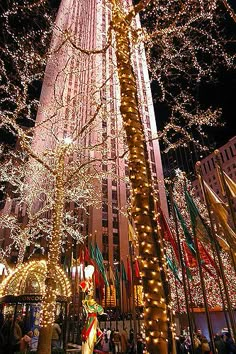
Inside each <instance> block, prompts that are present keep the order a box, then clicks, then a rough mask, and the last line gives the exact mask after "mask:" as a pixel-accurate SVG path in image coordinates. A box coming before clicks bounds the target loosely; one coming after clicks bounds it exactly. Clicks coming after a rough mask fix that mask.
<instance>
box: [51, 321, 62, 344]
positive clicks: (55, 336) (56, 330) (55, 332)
mask: <svg viewBox="0 0 236 354" xmlns="http://www.w3.org/2000/svg"><path fill="white" fill-rule="evenodd" d="M60 335H61V328H60V326H59V324H58V323H57V322H54V323H53V327H52V341H51V345H52V349H53V348H60Z"/></svg>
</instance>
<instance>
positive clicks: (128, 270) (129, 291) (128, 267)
mask: <svg viewBox="0 0 236 354" xmlns="http://www.w3.org/2000/svg"><path fill="white" fill-rule="evenodd" d="M131 285H132V274H131V267H130V261H129V257H128V256H127V292H128V294H129V296H130V294H131Z"/></svg>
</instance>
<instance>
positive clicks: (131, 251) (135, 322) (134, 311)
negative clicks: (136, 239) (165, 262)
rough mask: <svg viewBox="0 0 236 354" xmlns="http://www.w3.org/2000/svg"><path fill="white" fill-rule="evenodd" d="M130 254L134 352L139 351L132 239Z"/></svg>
mask: <svg viewBox="0 0 236 354" xmlns="http://www.w3.org/2000/svg"><path fill="white" fill-rule="evenodd" d="M129 255H130V263H131V294H132V300H133V301H132V317H133V323H134V352H135V353H136V351H137V334H138V332H137V318H136V307H135V298H134V263H133V244H132V241H129Z"/></svg>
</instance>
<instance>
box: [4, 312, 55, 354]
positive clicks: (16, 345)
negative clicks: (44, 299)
mask: <svg viewBox="0 0 236 354" xmlns="http://www.w3.org/2000/svg"><path fill="white" fill-rule="evenodd" d="M32 337H33V331H31V330H30V331H29V330H27V328H26V326H25V323H24V321H23V317H22V316H21V315H20V314H18V315H17V316H16V318H15V320H14V318H13V315H12V314H7V315H6V316H5V318H4V317H3V315H2V313H1V316H0V354H14V353H19V352H20V353H21V354H23V353H28V352H29V351H30V350H31V349H32V347H31V344H32ZM51 344H52V349H55V348H61V328H60V325H59V324H58V323H57V322H55V323H54V324H53V329H52V340H51Z"/></svg>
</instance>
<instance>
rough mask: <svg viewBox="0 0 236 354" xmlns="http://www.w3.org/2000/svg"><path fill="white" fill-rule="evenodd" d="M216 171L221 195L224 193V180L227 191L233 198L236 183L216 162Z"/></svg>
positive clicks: (235, 194)
mask: <svg viewBox="0 0 236 354" xmlns="http://www.w3.org/2000/svg"><path fill="white" fill-rule="evenodd" d="M216 171H217V175H218V178H219V182H220V186H221V189H222V193H223V195H225V194H226V191H225V188H224V182H225V184H226V185H227V187H228V189H229V192H230V194H231V196H232V197H233V198H236V183H235V182H234V181H233V180H232V179H231V178H230V177H229V176H228V175H227V173H225V172H224V171H221V169H220V166H219V165H218V164H217V165H216Z"/></svg>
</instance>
